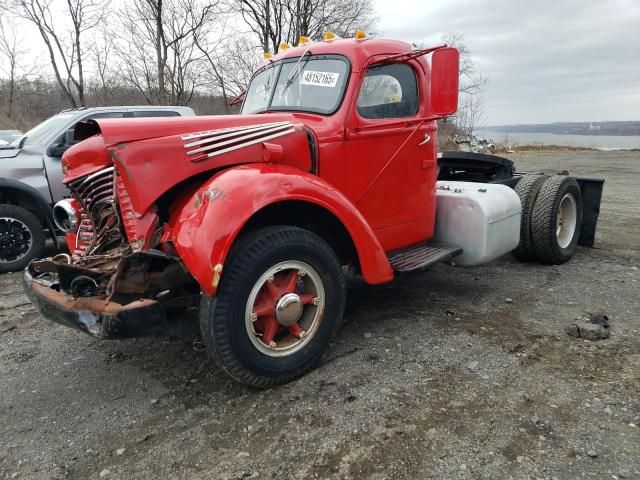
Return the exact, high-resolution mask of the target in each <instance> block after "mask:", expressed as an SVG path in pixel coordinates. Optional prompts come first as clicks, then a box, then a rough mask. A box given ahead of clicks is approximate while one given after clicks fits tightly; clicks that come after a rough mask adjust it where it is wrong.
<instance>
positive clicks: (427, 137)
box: [418, 133, 431, 146]
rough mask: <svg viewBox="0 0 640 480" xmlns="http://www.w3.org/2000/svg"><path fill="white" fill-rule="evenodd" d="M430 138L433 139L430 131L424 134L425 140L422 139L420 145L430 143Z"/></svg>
mask: <svg viewBox="0 0 640 480" xmlns="http://www.w3.org/2000/svg"><path fill="white" fill-rule="evenodd" d="M429 140H431V135H429V134H428V133H425V134H424V140H422V141H421V142H420V143H419V144H418V146H421V145H425V144H427V143H429Z"/></svg>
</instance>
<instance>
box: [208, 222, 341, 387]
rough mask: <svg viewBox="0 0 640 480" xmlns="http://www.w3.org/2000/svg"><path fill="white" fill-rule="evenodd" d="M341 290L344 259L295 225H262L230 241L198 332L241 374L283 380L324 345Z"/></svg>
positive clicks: (260, 380) (311, 362)
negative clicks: (217, 284) (233, 244)
mask: <svg viewBox="0 0 640 480" xmlns="http://www.w3.org/2000/svg"><path fill="white" fill-rule="evenodd" d="M345 296H346V294H345V280H344V275H343V273H342V267H341V265H340V262H339V261H338V259H337V257H336V255H335V253H334V252H333V250H332V249H331V247H329V245H327V243H326V242H325V241H324V240H322V239H321V238H320V237H318V236H317V235H315V234H313V233H311V232H309V231H307V230H303V229H300V228H295V227H284V226H283V227H270V228H267V229H262V230H259V231H257V232H255V233H253V234H251V235H250V236H249V237H247V238H246V239H244V240H242V241H241V242H240V243H239V244H238V245H237V247H236V248H234V250H233V252H232V253H231V255H230V257H229V260H228V261H227V263H226V265H225V273H224V275H223V277H222V281H221V283H220V287H219V289H218V294H217V296H216V297H215V299H214V298H211V297H208V296H203V299H202V304H201V311H200V328H201V330H202V337H203V340H204V342H205V344H206V345H207V348H208V350H209V351H210V352H211V353H212V354H213V356H214V358H215V359H216V361H217V363H218V364H219V365H220V366H221V367H222V368H223V369H224V370H225V371H226V372H227V373H228V374H229V375H231V376H232V377H233V378H235V379H236V380H238V381H239V382H241V383H244V384H247V385H251V386H254V387H262V388H264V387H269V386H273V385H278V384H281V383H285V382H288V381H290V380H293V379H295V378H297V377H299V376H301V375H303V374H304V373H305V372H307V371H308V370H310V369H311V368H313V367H314V366H315V365H316V364H317V363H318V362H319V361H320V359H321V358H322V356H323V355H324V353H325V352H326V351H327V348H328V346H329V341H330V340H331V338H332V336H333V335H334V333H335V332H336V330H337V329H338V327H339V325H340V323H341V320H342V315H343V312H344V303H345Z"/></svg>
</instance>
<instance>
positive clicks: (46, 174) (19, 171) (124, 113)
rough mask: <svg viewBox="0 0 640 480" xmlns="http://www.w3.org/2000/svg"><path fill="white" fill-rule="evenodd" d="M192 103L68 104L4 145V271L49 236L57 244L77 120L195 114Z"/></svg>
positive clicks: (0, 172)
mask: <svg viewBox="0 0 640 480" xmlns="http://www.w3.org/2000/svg"><path fill="white" fill-rule="evenodd" d="M193 115H195V113H194V112H193V110H192V109H191V108H189V107H166V106H161V107H152V106H140V107H131V106H129V107H92V108H78V109H73V110H64V111H62V112H60V113H58V114H57V115H54V116H53V117H51V118H49V119H48V120H45V121H44V122H42V123H41V124H39V125H38V126H36V127H34V128H32V129H31V130H29V131H28V132H27V133H25V134H24V135H22V136H21V137H20V138H18V139H16V140H14V141H13V142H12V143H10V144H8V145H0V273H1V272H11V271H17V270H21V269H23V268H24V267H25V266H26V265H27V264H28V263H29V262H30V261H31V260H32V259H33V258H37V257H39V256H40V255H41V254H42V252H43V250H44V245H45V240H46V237H47V236H51V237H52V239H53V241H54V244H55V245H56V247H58V240H57V236H56V233H57V232H56V227H55V226H54V224H53V218H52V206H53V204H54V203H55V202H57V201H58V200H61V199H62V198H64V197H65V196H66V195H67V190H66V188H65V186H64V185H63V183H62V177H63V174H62V168H61V166H60V158H61V157H62V154H63V153H64V152H65V151H66V150H67V149H68V148H69V147H70V146H71V144H72V143H73V141H72V138H73V135H72V134H70V132H72V131H73V128H74V127H75V125H76V124H77V123H78V122H81V121H85V120H90V119H95V118H129V117H172V116H193Z"/></svg>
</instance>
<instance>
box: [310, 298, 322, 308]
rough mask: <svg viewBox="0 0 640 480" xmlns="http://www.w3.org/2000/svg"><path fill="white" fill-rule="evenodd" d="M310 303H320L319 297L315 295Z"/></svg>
mask: <svg viewBox="0 0 640 480" xmlns="http://www.w3.org/2000/svg"><path fill="white" fill-rule="evenodd" d="M311 303H313V304H314V305H316V306H317V305H320V297H315V298H314V299H313V300H311Z"/></svg>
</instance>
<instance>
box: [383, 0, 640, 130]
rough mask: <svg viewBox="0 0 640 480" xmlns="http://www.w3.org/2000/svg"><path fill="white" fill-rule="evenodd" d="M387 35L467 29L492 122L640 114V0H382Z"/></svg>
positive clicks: (433, 37)
mask: <svg viewBox="0 0 640 480" xmlns="http://www.w3.org/2000/svg"><path fill="white" fill-rule="evenodd" d="M375 2H376V9H377V13H378V16H379V29H380V31H381V33H382V34H383V35H384V36H385V37H394V38H400V39H403V40H407V41H410V42H426V43H429V44H434V43H438V41H439V40H441V38H442V36H443V34H445V33H447V32H457V33H461V34H462V35H463V36H464V40H465V43H466V45H467V47H468V48H469V50H470V51H471V52H472V55H473V58H474V60H475V61H476V64H477V66H478V69H479V70H480V71H481V72H482V73H483V74H485V75H487V76H488V77H489V84H488V85H487V87H486V88H485V91H484V94H483V100H484V110H485V114H486V116H487V120H486V124H487V125H500V124H512V123H547V122H553V121H598V120H640V0H606V1H603V0H553V1H550V0H535V1H534V0H531V1H528V2H526V1H522V0H485V1H472V0H375Z"/></svg>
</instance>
